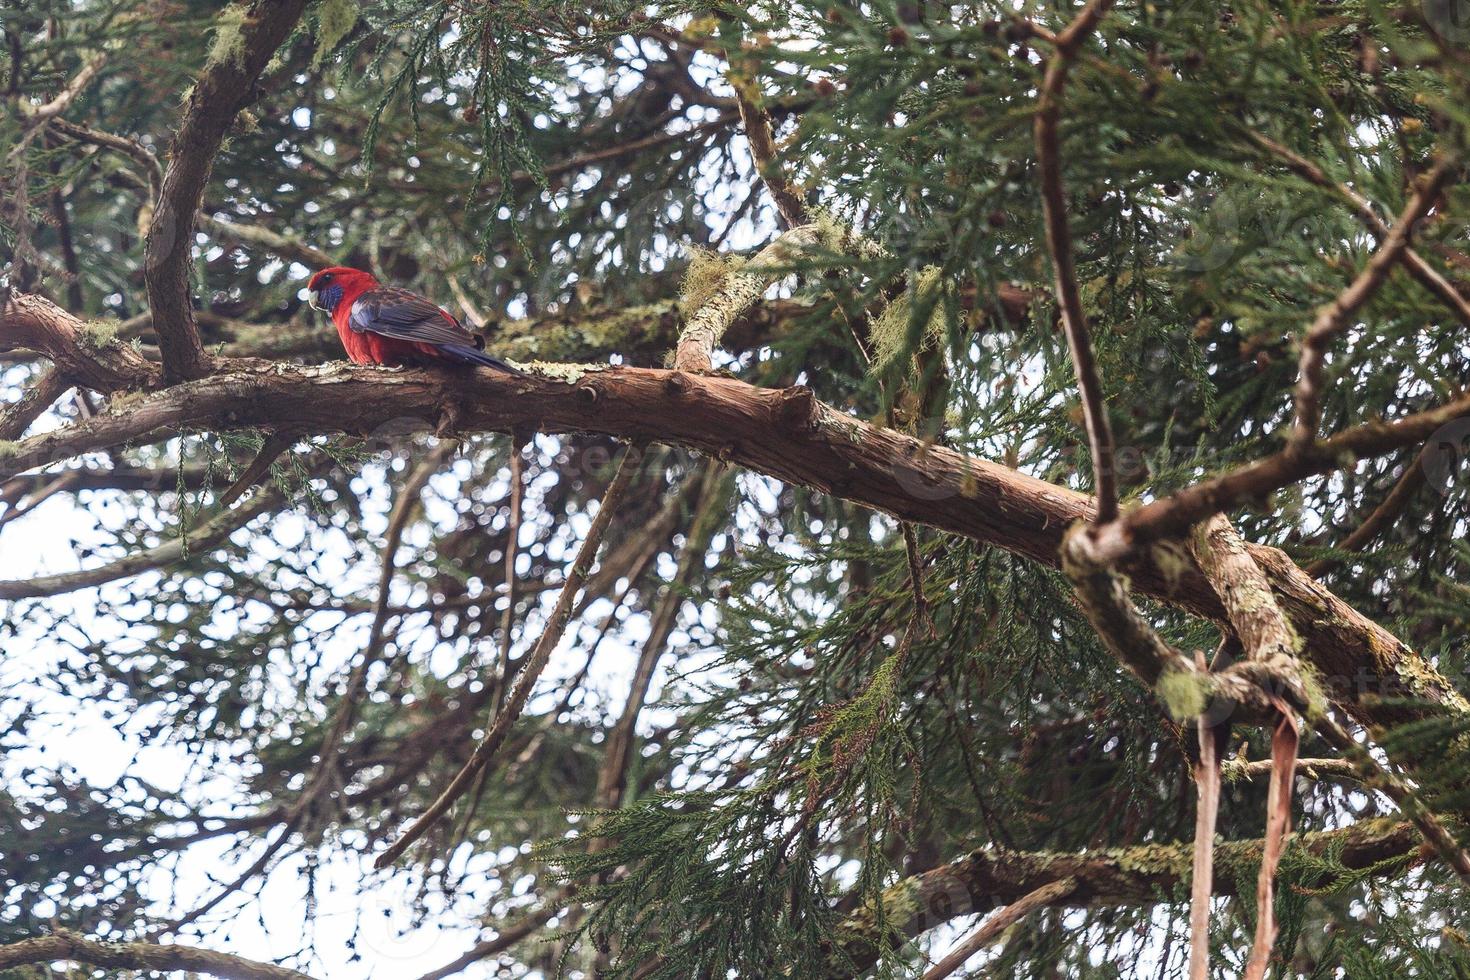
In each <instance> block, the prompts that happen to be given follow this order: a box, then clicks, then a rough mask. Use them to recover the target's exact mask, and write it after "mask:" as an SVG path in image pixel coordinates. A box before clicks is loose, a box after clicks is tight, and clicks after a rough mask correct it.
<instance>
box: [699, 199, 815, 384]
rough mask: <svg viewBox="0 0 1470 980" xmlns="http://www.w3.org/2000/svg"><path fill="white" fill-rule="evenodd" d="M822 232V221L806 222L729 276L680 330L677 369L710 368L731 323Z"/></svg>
mask: <svg viewBox="0 0 1470 980" xmlns="http://www.w3.org/2000/svg"><path fill="white" fill-rule="evenodd" d="M821 236H822V229H821V227H820V226H819V225H815V224H810V225H802V226H801V227H799V228H793V229H791V230H790V231H788V232H785V233H783V234H782V235H781V236H780V237H779V238H777V239H776V240H775V241H774V242H772V243H771V244H769V245H767V246H766V247H765V248H763V249H761V251H760V253H759V254H757V255H756V257H755V258H753V259H751V260H750V262H749V264H747V265H746V266H745V267H744V268H743V269H740V270H739V271H738V272H733V273H731V274H730V275H729V276H727V277H726V278H725V281H724V283H723V284H722V285H721V286H720V288H719V289H718V290H716V291H715V294H714V295H713V296H711V297H710V298H709V299H707V300H705V302H704V304H703V305H702V306H700V308H699V309H698V310H696V311H695V312H694V315H693V316H691V317H690V318H689V322H688V324H686V325H685V327H684V330H683V332H681V333H680V334H679V346H678V348H677V349H676V350H675V352H674V369H675V370H677V371H690V372H693V373H695V374H703V373H704V372H706V371H708V370H709V369H710V355H711V353H713V351H714V349H715V347H716V345H718V344H719V342H720V338H721V337H723V336H724V335H725V331H726V330H727V329H729V327H730V324H732V323H734V322H735V321H736V320H737V319H739V318H740V317H741V316H743V315H744V314H745V312H746V311H747V310H749V309H750V308H751V307H752V306H754V305H755V304H756V303H758V302H759V301H760V298H761V295H762V294H763V293H765V291H766V287H768V286H770V285H771V283H772V282H774V281H775V280H776V278H777V277H778V276H780V275H782V274H783V273H785V272H786V271H787V270H788V269H790V267H791V264H792V262H793V261H795V259H796V258H797V256H799V255H800V254H801V252H802V250H804V249H808V248H811V247H812V246H814V245H816V244H817V243H818V242H819V241H820V240H821Z"/></svg>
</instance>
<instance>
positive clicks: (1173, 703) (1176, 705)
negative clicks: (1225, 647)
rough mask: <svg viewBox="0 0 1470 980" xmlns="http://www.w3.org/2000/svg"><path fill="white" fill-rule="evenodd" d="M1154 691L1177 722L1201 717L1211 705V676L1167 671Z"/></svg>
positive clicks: (1186, 671)
mask: <svg viewBox="0 0 1470 980" xmlns="http://www.w3.org/2000/svg"><path fill="white" fill-rule="evenodd" d="M1154 691H1155V692H1156V693H1157V694H1158V696H1159V700H1160V701H1162V702H1163V703H1164V707H1165V709H1167V710H1168V712H1169V717H1171V718H1173V719H1174V720H1175V721H1186V720H1188V719H1190V718H1197V717H1199V716H1200V715H1202V714H1204V711H1205V708H1206V707H1207V706H1208V705H1209V703H1210V693H1211V691H1210V680H1209V676H1208V675H1206V674H1198V673H1195V672H1194V671H1188V670H1165V671H1164V672H1163V673H1162V674H1160V675H1159V680H1158V683H1156V684H1155V685H1154Z"/></svg>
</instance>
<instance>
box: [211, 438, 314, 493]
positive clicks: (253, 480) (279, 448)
mask: <svg viewBox="0 0 1470 980" xmlns="http://www.w3.org/2000/svg"><path fill="white" fill-rule="evenodd" d="M295 444H296V436H295V434H294V433H285V432H273V433H271V434H270V436H268V437H267V438H266V440H265V442H264V443H263V444H262V445H261V447H260V452H258V453H256V454H255V458H254V459H253V460H251V461H250V465H249V466H246V467H245V469H244V471H243V472H241V474H240V475H239V476H237V477H236V478H235V482H234V483H231V484H230V485H229V486H228V487H226V488H225V491H224V493H221V494H220V495H219V500H217V501H216V504H217V505H218V506H220V507H230V506H232V505H233V504H234V503H235V501H237V500H239V499H240V498H241V497H242V496H244V495H245V492H246V491H247V490H249V489H250V488H251V487H253V486H255V485H256V484H257V483H259V482H260V480H261V478H262V477H264V476H265V475H266V473H267V472H268V471H269V470H270V468H271V465H272V464H273V463H275V461H276V460H277V459H279V458H280V457H281V454H282V453H284V452H285V451H286V450H288V449H290V448H291V447H292V446H294V445H295Z"/></svg>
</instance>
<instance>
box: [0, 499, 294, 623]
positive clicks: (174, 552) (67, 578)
mask: <svg viewBox="0 0 1470 980" xmlns="http://www.w3.org/2000/svg"><path fill="white" fill-rule="evenodd" d="M280 503H281V495H280V494H279V493H278V492H277V491H275V490H274V489H271V490H267V491H265V492H263V493H260V494H258V495H257V496H256V497H255V498H254V499H253V500H251V501H249V502H248V503H245V504H241V505H240V506H239V507H236V508H234V509H233V510H227V511H225V512H224V513H222V514H218V515H216V516H215V517H213V518H211V519H210V520H209V521H208V522H206V523H205V524H204V525H203V526H201V527H199V528H197V529H196V530H195V531H194V533H192V534H189V535H187V536H181V537H177V538H174V539H172V540H170V541H165V542H164V543H163V544H161V545H158V546H157V547H154V548H148V549H146V550H143V551H135V552H133V553H132V554H130V555H128V556H126V557H124V558H119V559H118V560H117V561H115V562H111V563H109V564H106V565H99V566H98V567H96V568H86V569H83V570H82V571H79V572H65V573H62V574H60V575H42V576H39V577H37V578H31V579H16V580H12V581H0V600H14V599H34V598H37V597H40V596H54V595H62V594H64V593H67V592H75V591H77V590H78V589H88V588H92V587H94V586H98V585H105V584H106V583H108V582H115V581H117V580H118V579H120V578H130V577H132V576H134V575H141V574H142V573H143V572H147V571H152V570H153V569H156V568H163V567H164V566H166V565H172V564H173V563H175V562H177V561H180V560H182V559H184V558H186V557H188V555H189V553H190V552H191V551H193V552H199V551H207V550H209V549H212V548H214V547H216V546H217V545H219V544H222V543H223V542H224V541H225V540H226V539H227V538H229V536H230V535H231V534H234V533H235V532H236V531H238V530H239V529H240V528H242V527H244V526H245V525H246V524H248V523H250V522H251V521H252V520H254V519H255V518H256V517H258V516H260V515H261V514H263V513H265V512H266V511H269V510H273V509H275V508H276V507H278V506H280Z"/></svg>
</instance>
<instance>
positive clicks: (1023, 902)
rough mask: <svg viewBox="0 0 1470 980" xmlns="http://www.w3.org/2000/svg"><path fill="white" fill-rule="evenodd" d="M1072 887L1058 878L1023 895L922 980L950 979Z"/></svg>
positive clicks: (1070, 882)
mask: <svg viewBox="0 0 1470 980" xmlns="http://www.w3.org/2000/svg"><path fill="white" fill-rule="evenodd" d="M1076 887H1077V881H1076V879H1074V878H1062V879H1061V880H1059V881H1053V882H1050V883H1048V884H1045V885H1042V886H1041V887H1040V888H1038V889H1036V890H1035V891H1033V892H1031V893H1030V894H1029V895H1024V896H1022V897H1021V898H1018V899H1016V900H1015V901H1014V902H1012V903H1011V904H1009V905H1007V906H1006V907H1005V908H1003V909H1001V910H1000V911H998V912H996V913H995V914H994V915H992V916H991V917H990V918H988V919H986V920H985V922H984V923H983V924H982V925H981V926H980V928H978V929H976V930H975V931H974V932H972V933H970V934H969V935H968V936H966V937H965V938H964V939H963V940H961V941H960V944H959V945H958V946H956V947H955V948H954V949H952V950H950V951H949V953H947V954H946V955H945V957H944V959H942V960H940V961H939V962H938V963H936V964H934V966H933V967H931V968H930V969H929V970H927V971H926V972H925V973H924V980H944V978H945V977H948V976H951V975H952V974H953V973H954V972H955V971H956V970H958V969H959V968H960V967H962V966H964V965H965V963H966V961H968V960H969V959H970V957H972V956H974V955H975V954H976V953H978V952H980V950H982V949H984V948H985V947H986V946H989V945H990V944H991V943H993V942H995V940H996V939H998V938H1000V934H1001V933H1003V932H1005V931H1006V930H1007V929H1009V928H1010V927H1011V926H1013V925H1015V924H1016V923H1018V922H1020V921H1021V920H1022V919H1024V918H1026V916H1028V915H1030V914H1031V913H1032V912H1034V911H1036V910H1037V909H1039V908H1044V907H1045V906H1048V905H1051V904H1053V903H1054V902H1057V901H1058V900H1060V899H1062V898H1065V897H1066V896H1067V895H1068V894H1070V893H1071V892H1072V891H1073V890H1075V889H1076Z"/></svg>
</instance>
